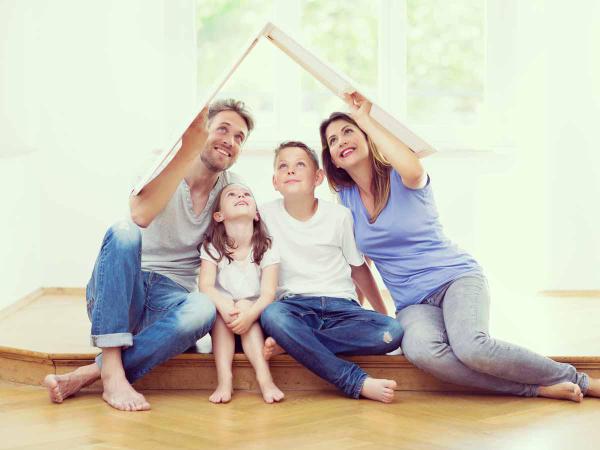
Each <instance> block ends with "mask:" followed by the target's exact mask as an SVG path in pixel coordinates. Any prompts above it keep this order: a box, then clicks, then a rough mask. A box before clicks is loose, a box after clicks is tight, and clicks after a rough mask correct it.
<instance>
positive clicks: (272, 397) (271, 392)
mask: <svg viewBox="0 0 600 450" xmlns="http://www.w3.org/2000/svg"><path fill="white" fill-rule="evenodd" d="M258 385H259V386H260V392H261V393H262V396H263V399H264V400H265V402H266V403H273V402H280V401H281V400H283V398H284V397H285V394H284V393H283V392H281V389H279V388H278V387H277V385H276V384H275V383H274V382H273V380H272V379H267V380H264V381H262V382H261V381H260V380H258Z"/></svg>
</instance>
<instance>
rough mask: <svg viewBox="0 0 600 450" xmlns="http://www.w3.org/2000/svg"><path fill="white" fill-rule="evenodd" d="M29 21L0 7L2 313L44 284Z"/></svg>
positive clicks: (13, 8)
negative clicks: (9, 305)
mask: <svg viewBox="0 0 600 450" xmlns="http://www.w3.org/2000/svg"><path fill="white" fill-rule="evenodd" d="M29 19H30V17H28V14H25V11H24V10H23V9H22V8H21V7H20V6H18V5H17V4H16V3H14V4H13V3H12V2H1V3H0V211H2V219H1V221H0V249H1V253H0V255H1V258H0V308H2V307H3V306H5V305H7V304H9V303H11V302H12V301H14V300H15V299H17V298H19V297H22V296H23V295H25V294H26V293H28V292H30V291H32V290H34V289H36V288H37V287H38V286H40V284H41V279H42V265H41V251H40V246H41V225H40V222H41V214H40V211H41V203H40V186H41V180H40V172H39V163H40V160H41V155H40V153H39V152H36V151H35V137H36V132H37V122H38V120H37V109H36V108H35V107H32V105H33V104H34V103H35V91H34V90H33V89H31V79H32V73H33V72H34V69H35V64H34V62H33V60H32V58H30V57H29V55H30V54H31V50H32V48H33V47H34V37H33V35H32V34H31V31H32V29H31V26H30V22H29Z"/></svg>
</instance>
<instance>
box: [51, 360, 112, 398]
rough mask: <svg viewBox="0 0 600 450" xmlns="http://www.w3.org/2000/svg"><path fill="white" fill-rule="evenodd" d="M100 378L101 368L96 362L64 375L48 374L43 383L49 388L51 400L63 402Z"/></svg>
mask: <svg viewBox="0 0 600 450" xmlns="http://www.w3.org/2000/svg"><path fill="white" fill-rule="evenodd" d="M98 378H100V368H99V367H98V366H97V365H96V364H95V363H94V364H90V365H87V366H83V367H79V368H77V369H76V370H74V371H73V372H70V373H66V374H64V375H55V374H50V375H46V378H44V381H43V382H42V384H43V385H44V386H45V387H46V389H48V395H49V396H50V400H52V401H53V402H54V403H62V402H63V401H64V400H65V399H66V398H68V397H70V396H71V395H74V394H76V393H77V392H79V391H80V390H81V389H82V388H84V387H86V386H89V385H90V384H92V383H93V382H94V381H96V380H97V379H98Z"/></svg>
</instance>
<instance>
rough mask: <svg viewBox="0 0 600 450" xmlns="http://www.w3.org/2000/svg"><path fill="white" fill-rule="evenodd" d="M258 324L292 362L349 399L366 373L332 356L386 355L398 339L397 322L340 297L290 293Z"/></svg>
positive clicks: (356, 396) (357, 393)
mask: <svg viewBox="0 0 600 450" xmlns="http://www.w3.org/2000/svg"><path fill="white" fill-rule="evenodd" d="M261 324H262V327H263V329H264V330H265V332H266V334H268V335H270V336H272V337H273V338H274V339H275V340H276V341H277V343H278V344H279V345H280V346H281V347H282V348H283V349H284V350H285V351H286V352H288V353H289V354H290V355H291V356H292V357H293V358H294V359H296V361H298V362H299V363H300V364H302V365H303V366H305V367H306V368H307V369H309V370H310V371H312V372H314V373H315V374H316V375H318V376H320V377H321V378H323V379H325V380H326V381H329V382H330V383H332V384H334V385H335V386H336V387H338V388H339V389H341V390H342V391H343V392H344V393H345V394H346V395H348V396H349V397H353V398H358V397H359V396H360V392H361V390H362V386H363V383H364V381H365V379H366V378H367V373H366V372H365V371H364V370H363V369H361V368H360V367H359V366H358V365H356V364H354V363H352V362H349V361H346V360H344V359H341V358H338V357H337V356H336V355H379V354H385V353H387V352H390V351H392V350H395V349H396V348H398V346H399V345H400V340H401V339H402V328H401V327H400V325H399V324H398V322H397V321H395V320H394V319H392V318H391V317H388V316H384V315H383V314H379V313H377V312H375V311H369V310H366V309H363V308H362V307H361V306H360V305H359V304H358V303H357V302H355V301H353V300H348V299H344V298H332V297H302V296H299V295H293V296H288V297H285V298H283V299H281V300H279V301H276V302H274V303H271V304H270V305H269V306H268V307H267V308H266V309H265V310H264V311H263V313H262V316H261Z"/></svg>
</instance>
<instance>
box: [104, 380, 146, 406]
mask: <svg viewBox="0 0 600 450" xmlns="http://www.w3.org/2000/svg"><path fill="white" fill-rule="evenodd" d="M102 383H103V384H104V392H103V393H102V398H103V399H104V401H105V402H106V403H108V404H109V405H110V406H112V407H113V408H115V409H118V410H121V411H147V410H149V409H150V403H148V401H147V400H146V398H145V397H144V396H143V395H142V394H140V393H139V392H138V391H136V390H135V389H134V388H133V386H131V384H129V381H127V378H125V376H124V375H115V376H111V377H105V378H103V379H102Z"/></svg>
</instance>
